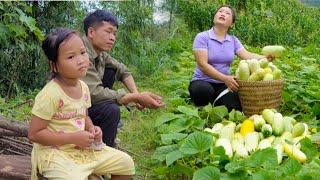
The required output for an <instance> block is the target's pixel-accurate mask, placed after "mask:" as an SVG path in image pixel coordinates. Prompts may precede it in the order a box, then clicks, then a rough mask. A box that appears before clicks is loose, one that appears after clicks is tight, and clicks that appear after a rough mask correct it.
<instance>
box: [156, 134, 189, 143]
mask: <svg viewBox="0 0 320 180" xmlns="http://www.w3.org/2000/svg"><path fill="white" fill-rule="evenodd" d="M187 135H188V134H183V133H170V134H161V135H160V136H161V141H162V143H164V144H171V143H172V141H173V140H181V139H183V138H185V137H187Z"/></svg>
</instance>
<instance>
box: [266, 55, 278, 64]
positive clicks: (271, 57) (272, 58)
mask: <svg viewBox="0 0 320 180" xmlns="http://www.w3.org/2000/svg"><path fill="white" fill-rule="evenodd" d="M266 58H267V59H268V61H269V62H272V61H273V60H274V59H275V58H276V57H275V56H274V55H271V54H270V55H268V56H266Z"/></svg>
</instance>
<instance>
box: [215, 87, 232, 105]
mask: <svg viewBox="0 0 320 180" xmlns="http://www.w3.org/2000/svg"><path fill="white" fill-rule="evenodd" d="M228 92H230V91H229V89H228V88H227V89H225V90H223V91H222V92H221V93H220V94H219V95H218V97H217V98H216V99H215V100H214V101H213V105H214V104H215V103H216V101H218V100H219V99H220V98H221V97H222V96H224V95H226V94H227V93H228Z"/></svg>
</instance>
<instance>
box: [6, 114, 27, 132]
mask: <svg viewBox="0 0 320 180" xmlns="http://www.w3.org/2000/svg"><path fill="white" fill-rule="evenodd" d="M0 128H2V129H5V130H7V131H6V133H9V132H10V131H13V132H15V133H16V134H18V135H19V136H23V137H27V136H28V125H27V123H26V122H20V121H14V120H11V119H9V118H6V117H3V116H1V115H0ZM8 130H9V131H8ZM3 132H4V131H3Z"/></svg>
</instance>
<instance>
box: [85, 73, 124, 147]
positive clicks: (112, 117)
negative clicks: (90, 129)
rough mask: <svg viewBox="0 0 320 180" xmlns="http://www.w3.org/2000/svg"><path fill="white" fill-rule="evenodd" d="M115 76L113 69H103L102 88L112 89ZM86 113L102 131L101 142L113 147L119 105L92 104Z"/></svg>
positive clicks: (110, 103)
mask: <svg viewBox="0 0 320 180" xmlns="http://www.w3.org/2000/svg"><path fill="white" fill-rule="evenodd" d="M115 74H116V71H115V70H114V69H109V68H106V69H105V72H104V75H103V79H102V83H103V87H108V88H109V89H112V86H113V84H114V82H115ZM88 111H89V116H90V118H91V120H92V122H93V124H94V125H96V126H99V127H100V128H101V130H102V133H103V142H104V143H106V144H107V145H108V146H110V147H114V145H115V144H114V140H115V138H116V135H117V127H118V123H119V121H120V107H119V105H118V104H117V103H116V102H115V101H112V100H107V101H102V102H99V103H97V104H93V105H92V106H91V107H90V108H89V110H88Z"/></svg>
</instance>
